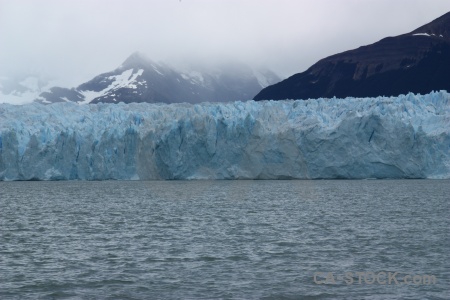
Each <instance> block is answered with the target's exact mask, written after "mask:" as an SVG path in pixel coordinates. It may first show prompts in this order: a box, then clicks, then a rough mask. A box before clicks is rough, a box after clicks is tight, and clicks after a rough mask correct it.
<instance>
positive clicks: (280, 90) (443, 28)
mask: <svg viewBox="0 0 450 300" xmlns="http://www.w3.org/2000/svg"><path fill="white" fill-rule="evenodd" d="M432 90H450V12H448V13H446V14H445V15H443V16H441V17H439V18H437V19H436V20H434V21H432V22H431V23H429V24H426V25H424V26H421V27H419V28H417V29H416V30H414V31H412V32H410V33H407V34H402V35H399V36H395V37H387V38H384V39H382V40H380V41H378V42H376V43H374V44H371V45H368V46H362V47H359V48H357V49H354V50H350V51H346V52H342V53H339V54H335V55H332V56H329V57H327V58H324V59H322V60H320V61H318V62H317V63H316V64H314V65H313V66H311V67H310V68H309V69H307V70H306V71H305V72H303V73H299V74H295V75H293V76H291V77H289V78H287V79H286V80H283V81H281V82H279V83H277V84H274V85H271V86H268V87H266V88H265V89H263V90H262V91H261V92H260V93H259V94H257V95H256V96H255V97H254V99H255V100H263V99H274V100H281V99H308V98H320V97H327V98H329V97H333V96H336V97H339V98H343V97H349V96H353V97H374V96H380V95H385V96H396V95H400V94H406V93H408V92H413V93H421V94H426V93H429V92H430V91H432Z"/></svg>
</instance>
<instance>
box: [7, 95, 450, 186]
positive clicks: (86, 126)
mask: <svg viewBox="0 0 450 300" xmlns="http://www.w3.org/2000/svg"><path fill="white" fill-rule="evenodd" d="M290 178H299V179H318V178H450V94H449V93H447V92H445V91H440V92H432V93H430V94H427V95H414V94H408V95H400V96H399V97H377V98H346V99H336V98H332V99H310V100H285V101H261V102H255V101H246V102H229V103H201V104H195V105H191V104H146V103H140V104H137V103H135V104H123V103H122V104H95V105H77V104H72V103H56V104H52V105H42V104H38V103H34V104H28V105H22V106H15V105H9V104H1V105H0V180H66V179H67V180H69V179H74V180H75V179H80V180H107V179H124V180H128V179H133V180H137V179H140V180H152V179H290Z"/></svg>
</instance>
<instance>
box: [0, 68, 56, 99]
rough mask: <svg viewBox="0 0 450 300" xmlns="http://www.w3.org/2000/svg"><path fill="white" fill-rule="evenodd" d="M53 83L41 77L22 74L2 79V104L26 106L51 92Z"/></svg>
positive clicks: (0, 90)
mask: <svg viewBox="0 0 450 300" xmlns="http://www.w3.org/2000/svg"><path fill="white" fill-rule="evenodd" d="M50 87H51V82H50V81H49V80H47V79H43V78H42V77H40V76H37V75H32V74H22V75H16V76H12V77H1V78H0V103H10V104H25V103H30V102H32V101H33V100H34V99H36V98H37V97H38V96H39V95H40V94H41V93H42V92H44V91H47V90H49V89H50Z"/></svg>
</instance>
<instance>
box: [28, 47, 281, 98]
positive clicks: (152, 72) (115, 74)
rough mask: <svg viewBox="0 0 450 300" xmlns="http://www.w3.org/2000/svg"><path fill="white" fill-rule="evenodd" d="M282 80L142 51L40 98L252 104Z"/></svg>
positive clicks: (246, 68)
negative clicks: (159, 58)
mask: <svg viewBox="0 0 450 300" xmlns="http://www.w3.org/2000/svg"><path fill="white" fill-rule="evenodd" d="M279 80H280V78H279V77H278V76H277V75H276V74H275V73H273V72H271V71H269V70H254V69H252V68H250V67H249V66H247V65H244V64H240V63H235V62H232V63H222V64H216V65H213V66H211V65H206V64H191V65H189V66H187V67H184V68H175V67H173V66H171V65H168V64H166V63H156V62H154V61H152V60H150V59H148V58H146V57H145V56H144V55H142V54H140V53H138V52H136V53H134V54H132V55H131V56H130V57H128V58H127V59H126V60H125V62H124V63H123V64H122V65H120V66H119V67H118V68H117V69H115V70H114V71H112V72H108V73H104V74H101V75H98V76H96V77H95V78H93V79H92V80H90V81H88V82H86V83H83V84H81V85H79V86H78V87H76V88H72V89H67V88H60V87H53V88H51V89H50V90H49V91H47V92H44V93H42V94H40V96H39V98H38V99H37V100H36V101H38V102H42V103H55V102H76V103H80V104H86V103H99V102H106V103H119V102H124V103H130V102H149V103H155V102H164V103H176V102H189V103H199V102H205V101H210V102H221V101H234V100H248V99H251V98H252V97H253V95H254V94H256V93H257V92H258V91H260V90H261V89H262V88H264V87H266V86H268V85H270V84H274V83H276V82H278V81H279Z"/></svg>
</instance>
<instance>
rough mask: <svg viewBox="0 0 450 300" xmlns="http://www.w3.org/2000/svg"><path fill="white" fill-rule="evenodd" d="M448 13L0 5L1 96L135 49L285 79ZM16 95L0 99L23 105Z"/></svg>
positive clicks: (392, 4) (58, 81) (83, 75)
mask: <svg viewBox="0 0 450 300" xmlns="http://www.w3.org/2000/svg"><path fill="white" fill-rule="evenodd" d="M449 10H450V1H447V0H429V1H426V0H398V1H388V0H377V1H372V0H371V1H355V0H339V1H328V0H298V1H291V0H264V1H257V0H246V1H239V0H214V1H209V0H181V1H180V0H164V1H158V0H149V1H139V0H127V1H122V0H117V1H107V0H96V1H58V0H42V1H33V0H21V1H9V0H0V38H1V40H2V47H0V78H1V80H0V85H1V87H3V88H1V92H2V93H3V94H5V93H6V92H5V89H4V86H12V85H17V84H19V85H21V86H28V87H30V86H32V87H34V88H35V89H34V90H33V91H34V92H33V93H35V94H39V92H42V90H43V88H44V86H47V87H49V86H60V87H65V88H71V87H75V86H78V85H79V84H81V83H83V82H87V81H89V80H91V79H92V78H94V77H95V76H97V75H99V74H102V73H104V72H108V71H109V70H114V69H115V68H116V67H117V64H118V62H119V63H120V62H121V61H123V60H124V58H126V57H128V56H129V55H130V54H131V53H133V52H135V51H140V52H142V53H144V54H145V55H146V56H147V57H149V58H150V59H151V60H153V61H156V62H159V61H165V62H175V61H185V60H186V58H189V59H191V60H201V61H206V60H208V61H215V62H217V61H226V60H230V59H231V60H239V61H242V62H245V63H246V64H247V65H249V66H250V67H252V68H256V69H258V68H260V67H264V68H267V69H270V70H272V71H274V72H275V73H276V74H278V75H280V76H281V77H284V78H286V77H289V76H291V75H293V74H295V73H298V72H301V71H304V70H306V69H307V68H308V67H309V66H311V65H312V64H313V63H315V62H316V61H318V60H319V59H321V58H323V57H327V56H329V55H332V54H334V53H339V52H342V51H345V50H347V49H354V48H356V47H358V46H360V45H367V44H370V43H372V42H373V41H376V40H379V39H381V38H383V37H386V36H395V35H399V34H402V33H405V32H408V31H409V30H411V28H417V27H418V26H420V25H422V24H425V23H426V22H429V20H433V19H434V18H436V17H438V16H440V15H442V14H443V13H444V12H446V11H449ZM30 75H32V76H31V77H34V79H27V78H28V77H30ZM11 78H14V80H12V79H11ZM31 81H33V82H47V81H51V82H50V83H49V84H48V85H47V84H44V85H42V84H37V85H36V84H34V83H33V84H31ZM8 82H9V83H8ZM11 82H12V83H11ZM21 82H22V83H21ZM6 90H8V88H6ZM16 91H17V93H16V94H14V95H12V96H17V97H9V98H6V97H3V96H2V94H0V102H12V103H15V102H16V101H21V100H22V101H25V100H23V99H25V98H23V97H22V94H23V92H20V87H19V89H16ZM29 98H30V97H29ZM29 98H27V99H29ZM31 98H32V97H31ZM5 99H6V100H5ZM26 101H31V100H26Z"/></svg>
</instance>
